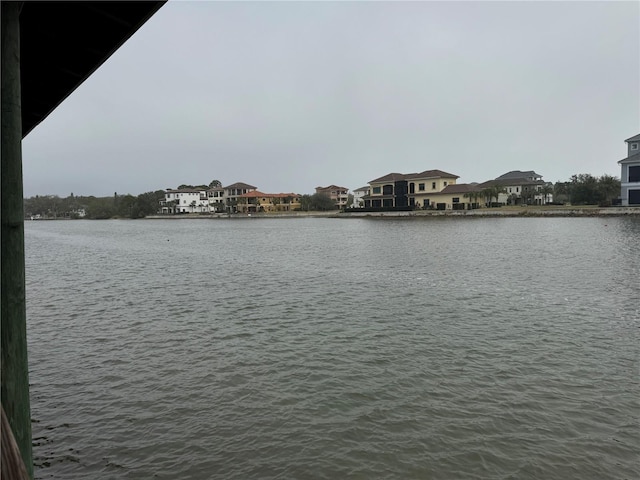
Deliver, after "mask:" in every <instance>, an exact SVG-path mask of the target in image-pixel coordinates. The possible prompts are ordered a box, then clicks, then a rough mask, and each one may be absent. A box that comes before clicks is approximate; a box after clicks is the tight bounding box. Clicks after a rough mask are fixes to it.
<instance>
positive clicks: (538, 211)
mask: <svg viewBox="0 0 640 480" xmlns="http://www.w3.org/2000/svg"><path fill="white" fill-rule="evenodd" d="M614 216H615V217H621V216H640V207H564V206H563V207H535V206H532V207H495V208H479V209H477V210H415V211H410V212H341V211H335V212H279V213H257V214H256V213H252V214H251V215H247V214H238V213H236V214H232V215H229V214H226V213H225V214H222V213H221V214H181V215H150V216H147V217H145V218H146V219H149V220H158V219H163V220H180V219H189V218H190V219H203V220H210V219H228V220H234V219H254V218H310V217H315V218H430V217H455V218H462V217H470V218H487V217H492V218H500V217H502V218H505V217H614Z"/></svg>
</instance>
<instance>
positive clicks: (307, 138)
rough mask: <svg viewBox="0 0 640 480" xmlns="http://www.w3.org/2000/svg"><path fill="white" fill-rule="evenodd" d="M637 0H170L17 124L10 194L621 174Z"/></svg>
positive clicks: (637, 45) (631, 124)
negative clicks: (20, 133)
mask: <svg viewBox="0 0 640 480" xmlns="http://www.w3.org/2000/svg"><path fill="white" fill-rule="evenodd" d="M639 19H640V5H639V4H638V3H637V2H169V3H167V4H166V5H165V6H164V7H162V8H161V9H160V11H159V12H158V13H157V14H156V15H155V16H154V17H152V18H151V19H150V20H149V22H148V23H147V24H145V25H144V26H143V27H142V28H141V29H140V31H138V32H137V33H136V34H135V35H134V36H133V37H132V38H131V39H130V40H129V41H128V42H127V43H126V44H125V45H124V46H123V47H122V48H121V49H120V50H119V51H118V52H116V53H115V54H114V56H113V57H111V58H110V59H109V60H108V61H107V62H106V63H105V64H104V65H103V66H102V67H101V68H100V69H99V70H98V71H97V72H96V73H95V74H94V75H93V76H92V77H90V78H89V79H88V80H87V81H86V82H85V83H84V84H83V85H82V86H81V87H80V88H79V89H78V90H77V91H76V92H74V93H73V94H72V95H71V96H70V97H69V98H68V99H67V100H66V101H65V102H64V103H63V104H62V105H61V106H60V107H59V108H58V109H57V110H56V111H55V112H54V113H53V114H52V115H51V116H50V117H49V118H47V119H46V120H45V121H44V122H43V123H42V124H41V125H40V126H38V127H37V128H36V129H35V130H34V131H33V132H32V133H31V134H30V135H29V136H28V137H27V138H26V139H25V141H24V144H23V153H24V176H25V195H26V196H31V195H35V194H59V195H68V194H69V193H70V192H74V194H76V195H90V194H94V195H111V194H113V192H114V191H117V192H118V193H133V194H137V193H142V192H144V191H148V190H156V189H161V188H167V187H175V186H177V185H178V184H181V183H203V182H206V183H208V182H209V181H210V180H212V179H213V178H217V179H220V180H221V181H222V182H223V183H225V184H228V183H233V182H236V181H244V182H247V183H250V184H253V185H256V186H258V188H259V189H260V190H262V191H266V192H280V191H295V192H299V193H312V192H313V189H314V187H316V186H318V185H326V184H331V183H335V184H339V185H343V186H346V187H349V188H351V189H355V188H358V187H360V186H363V185H365V184H366V183H367V181H369V180H371V179H373V178H376V177H378V176H381V175H383V174H385V173H388V172H391V171H398V172H411V171H422V170H426V169H441V170H445V171H449V172H451V173H455V174H457V175H460V177H461V178H460V180H459V181H460V182H472V181H478V182H480V181H484V180H487V179H490V178H494V177H496V176H498V175H500V174H502V173H504V172H506V171H509V170H513V169H520V170H535V171H537V172H538V173H540V174H541V175H543V176H544V178H545V180H548V181H557V180H566V179H568V178H569V177H570V176H571V175H572V174H574V173H592V174H594V175H601V174H603V173H608V174H612V175H616V176H618V175H619V171H618V165H617V163H616V161H617V160H619V159H620V158H622V157H624V156H625V145H624V143H623V140H624V139H625V138H627V137H629V136H632V135H634V134H637V133H638V132H639V131H640V125H639V119H640V92H639V89H638V85H640V23H639Z"/></svg>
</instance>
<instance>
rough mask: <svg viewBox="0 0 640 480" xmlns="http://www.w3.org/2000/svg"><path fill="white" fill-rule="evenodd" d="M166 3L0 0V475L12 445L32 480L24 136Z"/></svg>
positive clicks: (9, 475) (9, 476)
mask: <svg viewBox="0 0 640 480" xmlns="http://www.w3.org/2000/svg"><path fill="white" fill-rule="evenodd" d="M165 2H166V0H164V1H130V2H117V1H114V2H92V1H84V2H83V1H80V2H55V1H54V2H10V1H3V2H1V3H2V17H1V22H2V25H1V28H2V30H1V31H2V45H1V50H2V59H1V61H2V65H1V67H2V78H1V83H2V98H1V101H2V119H1V124H2V140H1V152H0V154H1V160H0V163H1V174H2V180H1V191H0V215H1V217H0V228H1V234H2V242H1V243H2V246H1V248H0V262H1V267H0V269H1V275H0V283H1V285H0V291H1V295H0V297H1V298H0V322H1V325H2V327H1V332H0V337H1V347H2V349H1V352H0V355H1V364H0V365H1V369H2V371H1V372H0V373H1V405H2V411H3V412H2V413H3V415H2V417H3V422H2V423H3V425H2V446H1V448H2V453H3V465H2V467H3V474H4V475H3V477H4V476H5V475H7V478H19V477H14V476H13V475H11V474H8V473H6V472H5V470H4V467H5V466H6V464H5V462H4V460H5V459H4V455H5V453H6V452H9V451H14V452H15V455H14V456H16V457H17V456H20V457H21V460H22V463H23V464H24V466H25V471H26V475H27V476H28V478H33V456H32V447H31V443H32V439H31V408H30V401H29V364H28V354H27V333H26V299H25V258H24V211H23V181H22V139H23V138H24V137H25V136H26V135H28V134H29V133H30V132H31V131H32V130H33V129H34V128H35V127H36V126H37V125H38V124H39V123H40V122H42V121H43V120H44V119H45V118H46V117H47V116H48V115H49V114H50V113H51V112H53V111H54V110H55V109H56V108H57V107H58V105H60V103H61V102H62V101H63V100H64V99H65V98H67V97H68V96H69V95H70V94H71V93H72V92H73V91H74V90H75V89H76V88H78V86H80V85H81V84H82V83H83V82H84V81H85V80H86V79H87V78H88V77H89V76H90V75H91V74H92V73H93V72H94V71H95V70H97V69H98V68H99V67H100V65H102V64H103V63H104V62H105V61H106V60H107V59H108V58H109V57H110V56H111V55H112V54H113V53H115V51H116V50H117V49H118V48H120V47H121V46H122V45H123V44H124V43H125V42H126V41H127V40H128V39H129V38H130V37H131V36H132V35H133V34H134V33H135V32H136V31H137V30H138V29H139V28H140V27H141V26H142V25H143V24H144V23H145V22H146V21H147V20H149V19H150V18H151V17H152V16H153V15H154V14H155V13H156V12H157V11H158V10H159V9H160V8H161V7H162V6H163V5H164V4H165ZM5 413H6V417H5ZM5 420H6V423H5ZM6 425H9V432H6V430H7V429H6V428H5V426H6ZM5 433H12V435H5ZM11 438H14V439H15V445H16V446H17V448H16V449H13V450H10V449H9V446H10V445H9V443H8V442H10V439H11ZM5 449H6V450H5ZM18 452H19V454H18Z"/></svg>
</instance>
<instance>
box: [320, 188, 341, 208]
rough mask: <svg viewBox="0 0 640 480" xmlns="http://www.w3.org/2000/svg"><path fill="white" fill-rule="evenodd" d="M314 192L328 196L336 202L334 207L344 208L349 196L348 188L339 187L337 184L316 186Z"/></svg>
mask: <svg viewBox="0 0 640 480" xmlns="http://www.w3.org/2000/svg"><path fill="white" fill-rule="evenodd" d="M316 193H321V194H323V195H326V196H328V197H329V198H330V199H331V200H332V201H333V202H334V203H335V204H336V208H344V207H346V206H347V200H348V198H349V189H348V188H345V187H339V186H337V185H329V186H328V187H316Z"/></svg>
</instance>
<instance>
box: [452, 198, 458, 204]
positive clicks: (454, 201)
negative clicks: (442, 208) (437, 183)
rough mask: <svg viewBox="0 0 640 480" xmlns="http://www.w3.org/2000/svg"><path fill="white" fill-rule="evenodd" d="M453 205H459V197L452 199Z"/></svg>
mask: <svg viewBox="0 0 640 480" xmlns="http://www.w3.org/2000/svg"><path fill="white" fill-rule="evenodd" d="M452 201H453V203H459V202H460V197H453V200H452Z"/></svg>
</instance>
